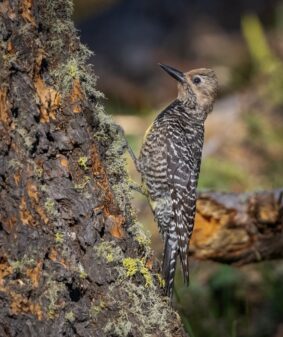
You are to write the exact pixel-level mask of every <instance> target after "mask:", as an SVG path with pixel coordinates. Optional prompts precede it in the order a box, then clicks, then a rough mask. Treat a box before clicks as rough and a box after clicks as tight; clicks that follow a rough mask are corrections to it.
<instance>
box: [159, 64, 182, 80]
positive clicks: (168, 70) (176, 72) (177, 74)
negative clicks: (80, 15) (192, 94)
mask: <svg viewBox="0 0 283 337" xmlns="http://www.w3.org/2000/svg"><path fill="white" fill-rule="evenodd" d="M158 64H159V65H160V67H161V68H162V69H163V70H165V71H166V73H168V74H169V75H170V76H172V77H174V78H175V80H177V81H178V82H181V83H183V82H184V81H185V76H184V74H183V73H182V72H181V71H179V70H177V69H175V68H172V67H169V66H166V65H165V64H162V63H158Z"/></svg>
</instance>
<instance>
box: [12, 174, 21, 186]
mask: <svg viewBox="0 0 283 337" xmlns="http://www.w3.org/2000/svg"><path fill="white" fill-rule="evenodd" d="M13 178H14V181H15V183H16V185H17V186H19V182H20V179H21V175H20V173H19V172H17V173H15V174H14V176H13Z"/></svg>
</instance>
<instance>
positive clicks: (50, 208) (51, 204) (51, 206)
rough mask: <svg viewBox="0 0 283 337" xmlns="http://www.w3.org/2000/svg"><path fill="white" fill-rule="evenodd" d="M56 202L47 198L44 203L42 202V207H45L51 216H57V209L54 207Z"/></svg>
mask: <svg viewBox="0 0 283 337" xmlns="http://www.w3.org/2000/svg"><path fill="white" fill-rule="evenodd" d="M55 206H56V204H55V201H54V200H53V199H51V198H47V199H46V201H45V203H44V207H45V209H46V212H47V213H48V214H49V215H53V216H58V215H59V213H58V211H57V209H56V208H55Z"/></svg>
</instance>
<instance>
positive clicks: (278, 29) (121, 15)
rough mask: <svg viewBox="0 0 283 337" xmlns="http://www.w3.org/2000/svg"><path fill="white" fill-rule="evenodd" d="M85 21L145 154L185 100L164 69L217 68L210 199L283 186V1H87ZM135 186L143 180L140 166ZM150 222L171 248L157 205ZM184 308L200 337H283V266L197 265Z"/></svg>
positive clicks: (109, 93)
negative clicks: (150, 138) (149, 131)
mask: <svg viewBox="0 0 283 337" xmlns="http://www.w3.org/2000/svg"><path fill="white" fill-rule="evenodd" d="M74 18H75V21H76V26H77V28H78V29H79V30H80V33H81V39H82V41H83V42H84V43H86V44H87V45H88V47H89V48H90V49H91V50H93V51H94V52H95V56H94V57H93V59H92V60H91V62H92V63H93V64H94V69H95V72H96V74H97V75H98V76H99V77H100V79H99V80H98V89H99V90H101V91H102V92H104V94H105V96H106V100H105V102H104V103H105V105H106V110H107V112H108V113H110V114H112V115H113V116H114V118H115V120H116V122H117V123H119V124H120V125H122V126H123V128H124V129H125V132H126V134H127V137H128V139H129V141H130V143H131V145H132V147H133V149H134V150H135V152H136V153H138V152H139V149H140V146H141V141H142V138H143V134H144V132H145V129H146V128H147V127H148V126H149V125H150V123H151V122H152V120H153V119H154V118H155V116H156V115H157V113H158V112H159V111H161V110H162V109H163V108H164V107H166V106H167V105H168V103H170V101H172V100H173V99H174V98H175V97H176V92H177V91H176V83H175V81H174V80H173V79H171V78H170V77H169V76H168V75H166V74H165V73H164V72H163V71H162V70H161V69H160V68H159V67H158V66H157V63H158V62H161V63H165V64H168V65H171V66H173V67H176V68H178V69H180V70H183V71H188V70H190V69H192V68H196V67H211V68H213V69H214V70H215V71H216V72H217V75H218V78H219V81H220V93H219V97H218V100H217V103H216V104H215V108H214V111H213V113H212V114H211V115H210V116H209V118H208V120H207V122H206V138H205V146H204V156H203V162H202V168H201V174H200V181H199V189H212V190H218V191H236V192H244V191H251V190H259V189H269V188H278V187H282V185H283V175H282V167H283V146H282V145H283V1H276V0H239V1H235V0H234V1H233V0H232V1H227V0H226V1H225V0H198V1H196V0H174V1H170V0H143V1H141V0H76V1H75V12H74ZM129 171H130V175H131V177H132V178H133V179H134V180H136V181H139V176H138V175H137V173H136V172H135V170H134V167H133V165H132V163H131V162H130V160H129ZM134 202H135V205H136V209H137V211H138V219H139V220H140V222H141V223H143V224H144V226H145V228H146V229H147V230H148V231H149V232H150V233H151V239H152V246H153V248H154V250H155V252H156V254H159V255H160V254H161V252H162V242H161V239H160V237H159V234H158V232H157V230H156V225H155V224H154V221H153V217H152V214H151V212H150V210H149V208H148V205H147V202H146V200H145V199H144V198H143V197H141V196H140V195H138V194H135V195H134ZM176 289H177V293H178V296H177V297H176V302H175V306H176V307H177V308H178V310H179V313H180V315H181V317H182V320H183V323H184V325H185V328H186V329H187V331H188V332H190V333H191V334H190V336H191V337H222V336H223V337H228V336H231V337H237V336H241V337H255V336H256V337H282V336H283V263H282V262H280V261H273V262H265V263H261V264H257V265H250V266H245V267H242V268H233V267H229V266H225V265H221V264H216V263H212V262H196V261H194V262H193V263H191V285H190V288H189V289H187V288H184V287H183V285H182V280H181V275H180V272H178V274H177V282H176Z"/></svg>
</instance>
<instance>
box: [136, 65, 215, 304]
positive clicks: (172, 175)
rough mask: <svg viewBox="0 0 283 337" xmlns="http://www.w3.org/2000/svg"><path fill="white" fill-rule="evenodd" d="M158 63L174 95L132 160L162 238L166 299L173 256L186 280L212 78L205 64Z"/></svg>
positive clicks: (171, 281)
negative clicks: (170, 81)
mask: <svg viewBox="0 0 283 337" xmlns="http://www.w3.org/2000/svg"><path fill="white" fill-rule="evenodd" d="M159 65H160V67H161V68H162V69H163V70H164V71H165V72H167V73H168V74H169V75H170V76H172V77H173V78H174V79H175V80H177V83H178V85H177V87H178V95H177V98H176V99H175V100H174V101H173V102H172V103H171V104H170V105H169V106H168V107H167V108H165V109H164V110H163V111H161V112H160V113H159V114H158V115H157V117H156V118H155V120H154V121H153V123H152V125H151V126H150V127H149V128H148V130H147V131H146V133H145V136H144V140H143V143H142V146H141V151H140V155H139V157H138V158H137V159H136V166H137V169H138V171H139V172H140V174H141V179H142V186H143V190H145V191H146V195H147V197H148V199H149V203H150V206H151V208H152V211H153V214H154V218H155V221H156V222H157V224H158V227H159V231H160V233H161V234H162V237H163V240H164V252H163V265H162V274H163V278H164V280H165V293H166V295H167V296H168V297H170V298H171V299H172V293H173V285H174V276H175V271H176V262H177V258H178V256H179V257H180V261H181V267H182V272H183V277H184V282H185V284H187V285H188V284H189V265H188V256H189V241H190V238H191V236H192V232H193V227H194V219H195V213H196V189H197V184H198V177H199V172H200V166H201V156H202V149H203V141H204V122H205V120H206V118H207V116H208V114H209V113H210V112H211V111H212V109H213V103H214V101H215V98H216V95H217V90H218V81H217V77H216V74H215V72H214V71H213V70H211V69H206V68H200V69H194V70H191V71H189V72H181V71H179V70H177V69H175V68H173V67H171V66H168V65H165V64H159Z"/></svg>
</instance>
